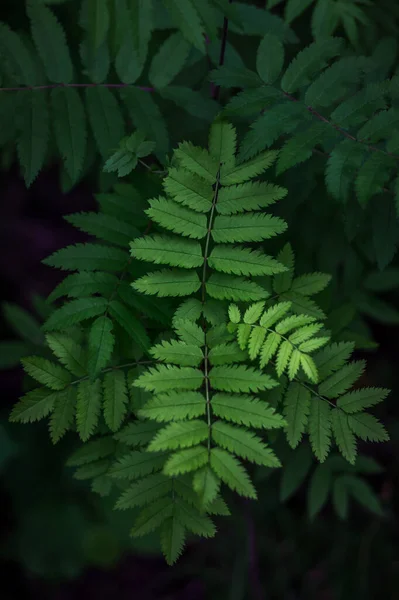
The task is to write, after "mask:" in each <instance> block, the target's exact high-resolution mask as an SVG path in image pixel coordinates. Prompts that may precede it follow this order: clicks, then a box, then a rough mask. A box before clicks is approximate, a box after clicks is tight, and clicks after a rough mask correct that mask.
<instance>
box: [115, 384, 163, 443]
mask: <svg viewBox="0 0 399 600" xmlns="http://www.w3.org/2000/svg"><path fill="white" fill-rule="evenodd" d="M129 384H130V382H129ZM158 431H159V425H158V424H157V423H152V422H151V421H136V422H134V423H129V424H128V425H126V427H124V428H123V429H122V430H121V431H119V432H118V433H117V434H116V435H115V436H114V437H115V439H116V440H118V441H119V442H121V443H122V444H126V446H146V445H147V444H149V442H150V441H151V440H152V438H153V437H154V435H155V434H156V433H157V432H158Z"/></svg>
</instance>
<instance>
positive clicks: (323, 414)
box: [309, 396, 331, 463]
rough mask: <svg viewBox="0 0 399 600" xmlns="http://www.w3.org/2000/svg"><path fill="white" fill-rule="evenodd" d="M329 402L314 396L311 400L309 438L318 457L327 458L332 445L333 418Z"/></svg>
mask: <svg viewBox="0 0 399 600" xmlns="http://www.w3.org/2000/svg"><path fill="white" fill-rule="evenodd" d="M330 411H331V409H330V406H329V404H328V403H327V402H326V401H324V400H321V398H318V397H317V396H313V397H312V399H311V402H310V413H309V439H310V443H311V446H312V450H313V452H314V454H315V456H316V458H317V459H318V460H319V461H320V462H321V463H322V462H324V461H325V460H326V458H327V455H328V452H329V450H330V445H331V419H330Z"/></svg>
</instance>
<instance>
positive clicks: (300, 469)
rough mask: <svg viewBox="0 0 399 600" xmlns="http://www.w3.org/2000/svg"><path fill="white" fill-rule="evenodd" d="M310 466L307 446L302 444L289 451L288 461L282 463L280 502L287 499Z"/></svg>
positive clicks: (297, 486)
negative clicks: (293, 450)
mask: <svg viewBox="0 0 399 600" xmlns="http://www.w3.org/2000/svg"><path fill="white" fill-rule="evenodd" d="M311 466H312V453H311V452H310V450H309V446H307V445H304V444H303V445H302V446H300V447H299V448H298V450H295V452H293V453H291V455H290V456H289V458H288V461H287V462H286V463H285V464H284V468H283V472H282V477H281V487H280V500H281V501H282V502H285V501H286V500H288V498H289V497H290V496H292V494H294V493H295V492H296V491H297V490H298V489H299V487H300V486H301V484H302V483H303V482H304V480H305V478H306V476H307V475H308V473H309V471H310V468H311Z"/></svg>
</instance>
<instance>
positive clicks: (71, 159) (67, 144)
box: [51, 88, 87, 182]
mask: <svg viewBox="0 0 399 600" xmlns="http://www.w3.org/2000/svg"><path fill="white" fill-rule="evenodd" d="M51 104H52V109H53V115H54V116H53V119H54V132H55V137H56V141H57V145H58V150H59V152H60V154H61V157H62V159H63V160H64V164H65V168H66V170H67V172H68V174H69V176H70V178H71V180H72V181H73V182H75V181H77V179H78V177H79V175H80V173H81V171H82V169H83V164H84V159H85V156H86V138H87V128H86V115H85V112H84V108H83V104H82V101H81V99H80V95H79V93H78V92H77V91H76V90H75V89H73V88H64V89H63V88H58V89H55V90H52V92H51Z"/></svg>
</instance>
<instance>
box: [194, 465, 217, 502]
mask: <svg viewBox="0 0 399 600" xmlns="http://www.w3.org/2000/svg"><path fill="white" fill-rule="evenodd" d="M219 487H220V481H219V480H218V478H217V477H216V476H215V474H214V473H213V471H212V470H211V469H210V468H209V467H204V468H203V469H201V470H200V471H197V472H196V473H195V475H194V478H193V488H194V491H195V492H196V493H197V494H198V496H199V498H200V502H201V504H202V506H204V507H207V505H209V504H210V503H211V502H213V501H214V500H215V499H216V497H217V494H218V492H219Z"/></svg>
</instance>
